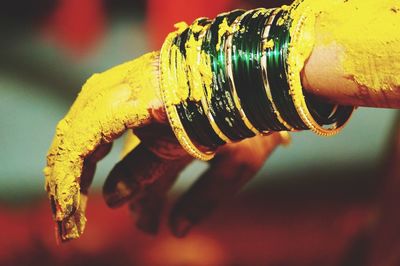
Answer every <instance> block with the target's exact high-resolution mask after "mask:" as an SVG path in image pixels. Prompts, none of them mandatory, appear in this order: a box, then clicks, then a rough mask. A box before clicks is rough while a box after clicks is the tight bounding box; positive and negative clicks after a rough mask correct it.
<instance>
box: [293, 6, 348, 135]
mask: <svg viewBox="0 0 400 266" xmlns="http://www.w3.org/2000/svg"><path fill="white" fill-rule="evenodd" d="M300 3H301V1H298V3H297V5H295V6H294V9H293V10H296V8H298V5H299V4H300ZM297 11H298V13H300V11H301V15H300V16H299V17H297V18H296V19H293V21H292V26H291V30H290V33H291V34H290V36H291V43H290V48H289V51H288V55H287V59H286V61H287V64H286V72H287V73H288V83H289V88H290V94H291V95H292V99H293V102H294V105H295V108H296V111H297V113H298V115H299V116H300V118H301V120H302V121H303V123H304V124H305V125H306V126H307V128H309V129H310V130H311V131H313V132H314V133H316V134H318V135H322V136H332V135H335V134H337V133H339V132H340V131H341V130H342V129H343V127H344V126H345V125H346V123H347V122H348V121H349V119H350V117H351V115H352V113H353V111H354V109H355V108H354V107H353V106H342V105H335V106H334V107H333V109H332V113H331V114H329V115H328V116H327V115H321V114H320V112H318V110H316V109H315V108H313V106H314V107H315V106H316V103H317V101H316V100H315V99H312V98H311V97H307V95H304V93H303V87H302V84H301V77H300V71H301V69H302V68H303V66H302V65H301V64H302V63H303V62H300V61H301V60H298V56H299V55H298V54H297V51H296V47H297V46H299V44H300V42H301V37H302V36H301V34H302V32H304V27H305V25H306V21H307V19H313V16H308V13H309V10H308V9H305V8H303V9H302V10H297ZM311 22H312V21H311ZM308 23H309V24H310V25H313V23H310V22H308ZM319 104H321V103H319ZM310 109H311V110H310ZM315 113H317V115H316V114H315ZM313 114H314V115H313ZM321 116H322V117H324V120H325V121H321V119H320V118H321ZM317 120H320V121H317ZM319 122H326V123H319ZM326 126H328V127H326Z"/></svg>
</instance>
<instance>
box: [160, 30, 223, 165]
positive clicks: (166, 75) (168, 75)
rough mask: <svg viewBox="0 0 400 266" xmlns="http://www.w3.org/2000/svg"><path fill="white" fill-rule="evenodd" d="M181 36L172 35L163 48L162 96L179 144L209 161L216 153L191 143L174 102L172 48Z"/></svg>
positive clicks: (161, 64) (174, 84)
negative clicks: (176, 39) (175, 39)
mask: <svg viewBox="0 0 400 266" xmlns="http://www.w3.org/2000/svg"><path fill="white" fill-rule="evenodd" d="M179 34H180V31H179V30H177V31H175V32H173V33H170V34H169V35H168V36H167V38H166V40H165V41H164V44H163V46H162V48H161V52H160V69H159V72H160V78H161V82H160V94H161V97H162V100H163V103H164V108H165V111H166V114H167V117H168V121H169V123H170V125H171V128H172V131H173V132H174V134H175V136H176V138H177V140H178V142H179V144H180V145H181V146H182V147H183V149H184V150H186V152H187V153H189V154H190V155H191V156H193V157H194V158H197V159H200V160H204V161H207V160H210V159H212V158H213V157H214V154H215V151H213V150H206V151H202V150H200V149H199V148H198V147H197V146H196V145H195V144H194V143H193V142H192V141H191V139H190V137H189V136H188V135H187V133H186V131H185V128H184V127H183V125H182V122H181V121H180V117H179V114H178V112H177V109H176V107H175V105H174V102H173V99H174V93H176V90H177V84H176V80H174V79H175V76H176V73H173V72H172V69H171V66H172V65H171V55H172V54H171V47H172V42H173V40H174V38H175V37H176V36H178V35H179Z"/></svg>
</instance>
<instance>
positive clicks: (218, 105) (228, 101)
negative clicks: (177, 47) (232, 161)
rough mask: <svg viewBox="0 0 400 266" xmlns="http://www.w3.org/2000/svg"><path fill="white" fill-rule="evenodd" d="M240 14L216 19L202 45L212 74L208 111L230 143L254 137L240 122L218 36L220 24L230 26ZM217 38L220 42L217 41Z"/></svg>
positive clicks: (221, 40) (222, 48)
mask: <svg viewBox="0 0 400 266" xmlns="http://www.w3.org/2000/svg"><path fill="white" fill-rule="evenodd" d="M242 13H243V11H239V10H238V11H235V12H231V13H228V14H223V15H220V16H218V17H216V19H215V20H214V21H213V23H212V24H211V26H210V28H209V30H208V34H207V37H206V42H205V43H204V48H205V51H206V52H207V53H208V54H209V55H210V60H211V68H212V72H213V84H212V95H211V102H210V111H211V112H212V115H213V116H214V118H215V121H216V123H217V124H218V126H219V127H220V129H221V131H222V132H223V133H224V134H225V135H226V136H227V137H228V138H229V139H231V140H232V141H239V140H242V139H245V138H249V137H253V136H254V135H255V134H254V133H253V132H252V131H251V130H250V129H248V128H247V127H246V125H245V124H244V122H243V121H242V120H241V117H240V113H239V111H238V109H237V108H236V106H235V105H234V101H233V96H232V94H231V91H230V90H229V84H228V82H227V77H226V69H225V53H224V45H225V37H224V36H219V29H220V24H222V23H223V22H224V21H226V23H227V24H228V25H230V24H232V22H233V21H234V20H235V19H236V18H237V17H238V16H240V15H241V14H242ZM219 37H220V38H221V39H220V40H218V39H219ZM218 42H220V43H219V47H217V43H218Z"/></svg>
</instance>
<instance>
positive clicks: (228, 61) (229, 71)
mask: <svg viewBox="0 0 400 266" xmlns="http://www.w3.org/2000/svg"><path fill="white" fill-rule="evenodd" d="M238 21H239V17H238V18H236V20H235V21H234V22H233V24H232V28H233V30H232V32H235V31H237V30H238V29H237V22H238ZM232 39H233V33H230V34H228V36H227V37H226V41H225V47H224V52H225V55H226V56H225V68H226V75H227V78H228V84H229V88H230V92H231V95H232V98H233V102H234V104H235V106H236V109H237V110H238V111H239V114H240V117H241V119H242V121H243V123H244V124H245V125H246V127H247V128H248V129H250V130H251V131H252V132H253V133H254V134H256V135H258V134H262V133H264V132H263V130H259V129H258V128H256V127H255V126H254V122H252V121H250V119H249V118H248V116H247V111H245V110H244V109H243V106H242V103H241V100H240V98H239V95H238V92H237V89H236V84H235V80H234V76H233V63H232V62H233V58H232V49H233V47H232ZM265 133H267V132H265Z"/></svg>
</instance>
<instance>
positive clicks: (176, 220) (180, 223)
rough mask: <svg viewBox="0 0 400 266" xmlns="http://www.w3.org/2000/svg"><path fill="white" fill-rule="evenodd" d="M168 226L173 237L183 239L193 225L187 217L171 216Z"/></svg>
mask: <svg viewBox="0 0 400 266" xmlns="http://www.w3.org/2000/svg"><path fill="white" fill-rule="evenodd" d="M169 226H170V229H171V232H172V234H173V235H174V236H175V237H178V238H183V237H185V236H186V235H187V234H188V233H189V232H190V230H191V229H192V227H193V223H192V221H190V220H189V219H188V218H187V217H184V216H176V215H172V216H171V218H170V221H169Z"/></svg>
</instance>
